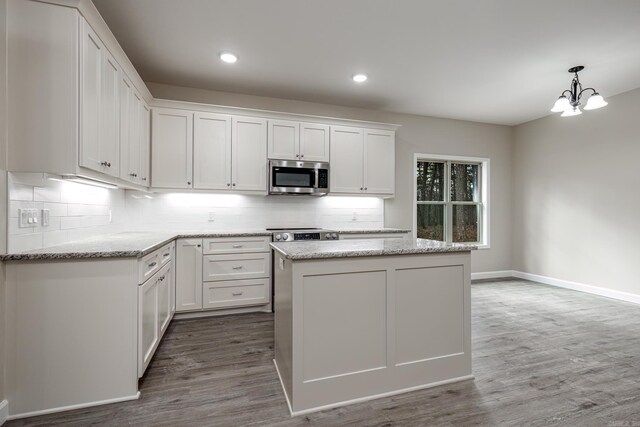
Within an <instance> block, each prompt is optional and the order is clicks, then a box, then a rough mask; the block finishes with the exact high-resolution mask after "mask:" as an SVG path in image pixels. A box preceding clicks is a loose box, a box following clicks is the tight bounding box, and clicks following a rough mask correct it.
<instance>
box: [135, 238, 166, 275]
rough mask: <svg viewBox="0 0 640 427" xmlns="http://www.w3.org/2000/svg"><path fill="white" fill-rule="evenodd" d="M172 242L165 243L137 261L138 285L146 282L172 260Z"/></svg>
mask: <svg viewBox="0 0 640 427" xmlns="http://www.w3.org/2000/svg"><path fill="white" fill-rule="evenodd" d="M173 252H174V242H171V243H167V244H166V245H164V246H163V247H161V248H160V249H156V250H155V251H153V252H151V253H150V254H148V255H145V256H144V257H143V258H142V259H140V260H139V261H138V284H142V283H144V282H146V281H147V280H148V279H149V278H150V277H151V276H153V275H154V274H155V273H156V272H157V271H158V270H159V269H160V268H162V267H164V266H165V265H167V264H168V263H169V262H171V260H173Z"/></svg>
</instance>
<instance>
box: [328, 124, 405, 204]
mask: <svg viewBox="0 0 640 427" xmlns="http://www.w3.org/2000/svg"><path fill="white" fill-rule="evenodd" d="M330 167H331V179H330V187H331V189H330V192H331V193H343V194H370V195H379V196H393V194H394V189H395V184H394V182H395V132H393V131H385V130H375V129H360V128H352V127H343V126H332V127H331V164H330Z"/></svg>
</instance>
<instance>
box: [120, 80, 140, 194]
mask: <svg viewBox="0 0 640 427" xmlns="http://www.w3.org/2000/svg"><path fill="white" fill-rule="evenodd" d="M132 97H133V84H131V81H130V80H129V79H128V78H127V76H126V75H124V73H122V74H121V75H120V178H121V179H124V180H125V181H131V182H135V181H134V177H133V175H132V174H133V170H134V169H136V167H135V166H133V167H132V165H131V164H130V158H129V153H130V146H131V144H132V141H131V132H130V130H129V128H130V127H131V122H132V121H135V120H134V118H132V112H131V105H132V104H133V102H132V100H131V98H132ZM134 145H135V144H134Z"/></svg>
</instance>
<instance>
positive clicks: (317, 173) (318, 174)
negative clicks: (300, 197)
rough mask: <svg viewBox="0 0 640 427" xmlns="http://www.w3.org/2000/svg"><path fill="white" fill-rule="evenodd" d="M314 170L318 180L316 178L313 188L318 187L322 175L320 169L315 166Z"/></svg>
mask: <svg viewBox="0 0 640 427" xmlns="http://www.w3.org/2000/svg"><path fill="white" fill-rule="evenodd" d="M314 170H315V172H316V180H315V182H314V183H313V188H318V179H319V177H320V169H318V168H315V169H314Z"/></svg>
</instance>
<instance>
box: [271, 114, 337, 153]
mask: <svg viewBox="0 0 640 427" xmlns="http://www.w3.org/2000/svg"><path fill="white" fill-rule="evenodd" d="M267 140H268V157H269V158H270V159H280V160H302V161H309V162H328V161H329V126H327V125H321V124H313V123H299V122H293V121H288V120H269V123H268V136H267Z"/></svg>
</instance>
